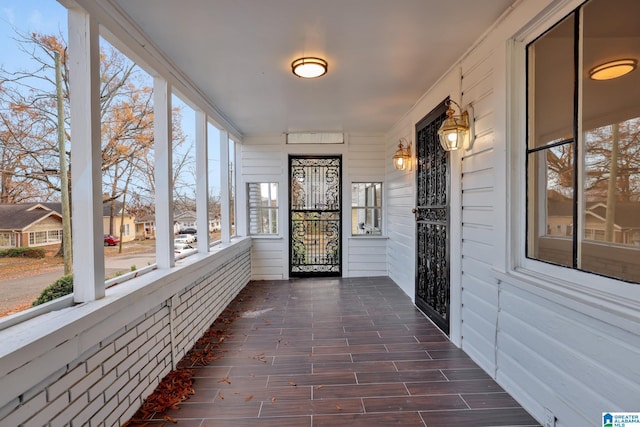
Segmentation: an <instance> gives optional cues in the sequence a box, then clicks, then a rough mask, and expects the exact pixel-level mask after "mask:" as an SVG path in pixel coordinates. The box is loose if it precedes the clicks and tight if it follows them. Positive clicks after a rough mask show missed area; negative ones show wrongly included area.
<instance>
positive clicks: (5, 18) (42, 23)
mask: <svg viewBox="0 0 640 427" xmlns="http://www.w3.org/2000/svg"><path fill="white" fill-rule="evenodd" d="M14 28H15V29H16V30H18V31H20V32H26V33H31V32H38V33H44V34H56V35H58V34H60V33H62V34H64V35H65V39H66V33H67V12H66V9H65V8H64V7H63V6H62V5H61V4H60V3H58V2H57V1H55V0H0V63H1V64H2V65H3V66H4V67H5V68H7V69H17V68H19V67H20V68H22V67H24V66H26V65H27V62H26V61H27V56H26V55H25V54H24V53H23V52H21V51H20V50H19V49H18V48H17V46H16V42H15V41H14V40H12V38H15V31H14Z"/></svg>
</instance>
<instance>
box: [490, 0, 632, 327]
mask: <svg viewBox="0 0 640 427" xmlns="http://www.w3.org/2000/svg"><path fill="white" fill-rule="evenodd" d="M582 3H584V1H583V0H567V1H564V2H560V3H558V4H557V5H556V6H555V8H553V9H552V10H549V11H547V12H548V13H546V14H544V15H543V16H542V17H541V18H539V19H538V20H537V21H534V22H532V23H530V25H529V26H528V27H526V28H524V29H522V30H521V31H520V32H519V33H518V34H516V35H514V37H513V39H512V40H511V41H510V42H509V46H508V49H507V54H506V57H505V58H506V62H507V64H506V65H507V76H506V78H505V85H506V99H507V104H506V105H507V106H508V108H506V107H505V108H504V110H503V111H504V114H505V116H506V120H505V125H506V132H505V142H504V144H505V145H506V147H505V148H506V153H505V157H504V161H505V171H504V176H505V178H506V182H510V183H512V184H511V185H507V187H506V192H507V195H506V199H505V203H506V205H505V208H506V210H507V212H506V214H507V216H506V222H507V227H506V235H505V242H506V246H505V253H504V254H503V255H504V258H503V259H504V264H503V265H500V263H498V264H496V265H495V266H494V269H493V272H494V275H495V276H496V278H497V280H498V281H499V283H501V282H502V281H505V282H508V283H511V284H513V285H514V286H516V287H520V288H522V289H524V290H526V291H527V292H530V293H533V294H536V295H538V296H540V297H542V298H549V297H550V295H554V297H553V298H554V300H555V301H556V302H558V303H560V304H564V305H566V306H569V307H573V308H577V307H579V310H580V311H581V312H583V313H585V314H592V315H593V316H596V317H598V318H601V319H602V320H603V321H605V320H607V321H609V322H611V323H612V324H615V325H617V326H619V327H622V328H624V329H628V328H629V327H630V323H629V321H628V320H626V319H629V318H634V319H636V320H637V321H638V322H640V310H639V309H640V286H638V285H634V284H629V283H627V282H623V281H621V280H616V279H612V278H608V277H604V276H600V275H598V274H594V273H587V272H583V271H580V270H574V269H571V268H566V267H562V266H558V265H552V264H549V263H545V262H541V261H537V260H535V259H530V258H527V257H526V246H525V245H526V233H527V227H526V221H525V215H524V212H525V211H526V209H527V201H526V194H527V193H526V190H527V181H526V176H525V175H526V150H525V149H526V135H527V132H526V129H527V115H526V111H527V108H526V107H527V105H526V102H527V87H526V77H527V69H526V46H527V44H528V43H529V42H531V41H533V40H534V39H536V38H537V37H538V36H540V35H541V34H543V33H544V32H546V31H547V30H548V29H549V28H551V27H553V26H554V25H555V24H556V23H558V22H560V21H561V20H562V19H563V18H564V17H565V16H567V15H568V14H569V13H571V12H572V11H574V10H575V9H576V8H577V7H579V6H580V5H581V4H582Z"/></svg>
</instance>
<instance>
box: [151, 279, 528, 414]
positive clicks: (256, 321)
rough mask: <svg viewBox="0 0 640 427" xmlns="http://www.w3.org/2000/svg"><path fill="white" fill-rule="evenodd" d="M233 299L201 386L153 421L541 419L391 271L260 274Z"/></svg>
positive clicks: (198, 377)
mask: <svg viewBox="0 0 640 427" xmlns="http://www.w3.org/2000/svg"><path fill="white" fill-rule="evenodd" d="M229 309H230V310H232V311H233V312H235V313H237V315H238V316H239V317H238V318H237V319H235V320H234V321H233V322H231V323H229V322H228V321H227V323H224V322H223V319H220V320H219V321H217V322H216V323H215V324H214V325H213V326H212V327H213V328H220V329H223V328H224V329H226V332H225V334H224V336H225V339H224V341H223V342H222V343H221V344H220V345H219V346H218V347H217V350H216V351H217V355H216V357H217V360H214V361H213V362H211V363H210V364H209V365H207V366H204V367H202V366H200V367H198V366H194V367H192V369H193V370H194V388H195V394H194V395H193V396H192V397H191V398H190V399H188V400H186V401H185V402H183V403H182V404H180V405H179V408H178V409H172V410H169V411H168V412H165V413H163V414H156V415H155V417H154V420H153V421H151V422H150V424H149V425H151V426H154V425H159V424H161V423H162V422H163V421H162V420H163V417H165V416H169V417H171V418H173V419H175V420H177V421H178V425H179V426H183V427H205V426H206V427H244V426H246V427H268V426H274V427H276V426H277V427H298V426H308V427H324V426H328V427H336V426H349V427H359V426H367V427H372V426H385V427H386V426H395V425H397V426H404V427H412V426H428V427H438V426H443V427H450V426H457V427H460V426H538V425H539V423H537V422H536V420H535V419H533V418H532V417H531V416H530V415H529V414H528V413H527V412H526V411H525V410H524V409H523V408H522V407H521V406H520V405H519V404H518V403H517V402H516V401H515V400H514V399H513V398H512V397H511V396H509V394H507V393H505V391H504V390H503V389H502V388H501V387H500V386H498V385H497V384H496V383H495V382H494V381H493V380H492V379H491V378H490V377H489V376H488V375H487V374H486V373H484V372H483V371H482V370H481V369H480V368H479V367H478V366H477V365H476V364H475V363H474V362H473V361H472V360H471V359H470V358H469V357H468V356H467V355H466V354H465V353H464V352H463V351H461V350H460V349H458V348H456V347H455V346H454V345H453V344H451V343H450V342H449V341H448V339H447V337H446V336H444V335H443V334H442V333H441V332H440V331H439V330H438V329H437V328H436V327H435V326H433V324H432V323H431V322H430V321H429V320H427V319H426V318H425V317H424V316H423V315H422V313H420V311H418V310H417V309H416V308H415V306H414V305H413V304H412V303H411V300H410V299H409V298H408V297H407V296H406V295H405V294H404V293H403V292H402V291H401V290H400V289H399V288H398V287H397V286H396V285H395V284H394V283H393V281H391V280H390V279H389V278H386V277H377V278H354V279H297V280H289V281H256V282H251V283H250V284H249V285H248V286H247V287H246V289H245V290H244V291H243V292H242V293H241V294H240V295H239V296H238V297H237V298H236V299H235V300H234V301H233V303H232V304H231V305H230V307H229ZM189 364H190V362H187V361H186V360H183V361H182V362H181V366H183V367H185V366H189Z"/></svg>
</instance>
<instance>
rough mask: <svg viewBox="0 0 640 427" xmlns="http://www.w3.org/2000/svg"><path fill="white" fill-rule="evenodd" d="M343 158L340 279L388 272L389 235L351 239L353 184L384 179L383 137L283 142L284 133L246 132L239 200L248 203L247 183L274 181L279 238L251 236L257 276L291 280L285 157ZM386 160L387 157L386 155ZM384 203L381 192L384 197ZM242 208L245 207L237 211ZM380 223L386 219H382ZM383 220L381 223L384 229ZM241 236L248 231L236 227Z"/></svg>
mask: <svg viewBox="0 0 640 427" xmlns="http://www.w3.org/2000/svg"><path fill="white" fill-rule="evenodd" d="M290 154H292V155H341V156H342V212H343V215H342V221H343V223H342V226H343V233H342V245H343V265H342V275H343V277H360V276H386V275H387V256H386V246H387V239H386V238H383V237H371V238H369V237H358V238H352V237H351V183H352V182H373V181H375V182H382V183H383V188H385V187H386V185H387V184H386V182H385V163H386V161H387V157H386V152H385V144H384V138H383V137H382V136H381V135H375V134H373V135H370V134H357V133H356V134H353V133H352V134H346V135H345V143H344V144H327V145H318V144H294V145H288V144H286V138H285V136H284V135H276V136H269V135H265V136H260V135H257V136H250V137H247V138H245V139H244V141H243V143H242V144H241V145H240V155H241V160H240V164H241V174H240V176H241V177H240V180H239V182H240V183H241V186H242V187H239V200H240V198H241V197H243V200H244V201H243V202H241V203H245V204H246V183H248V182H277V183H278V203H279V210H278V214H279V233H278V236H268V237H263V236H252V241H253V247H252V249H251V260H252V271H251V277H252V279H255V280H278V279H288V278H289V264H288V263H289V224H288V219H289V213H288V203H289V188H288V185H289V170H288V167H289V166H288V158H289V155H290ZM389 158H390V156H389ZM243 195H244V196H243ZM383 203H385V201H384V196H383ZM238 211H239V212H246V208H245V209H238ZM383 221H384V217H383ZM386 226H387V224H384V225H383V233H384V228H385V227H386ZM239 232H240V233H241V234H244V233H246V231H243V230H239Z"/></svg>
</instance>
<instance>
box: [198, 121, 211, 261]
mask: <svg viewBox="0 0 640 427" xmlns="http://www.w3.org/2000/svg"><path fill="white" fill-rule="evenodd" d="M207 141H208V137H207V115H206V114H205V113H204V112H203V111H196V215H197V218H196V224H197V228H198V252H200V253H207V252H209V240H210V239H209V183H208V180H207V178H208V176H209V168H208V166H209V155H208V147H207Z"/></svg>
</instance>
